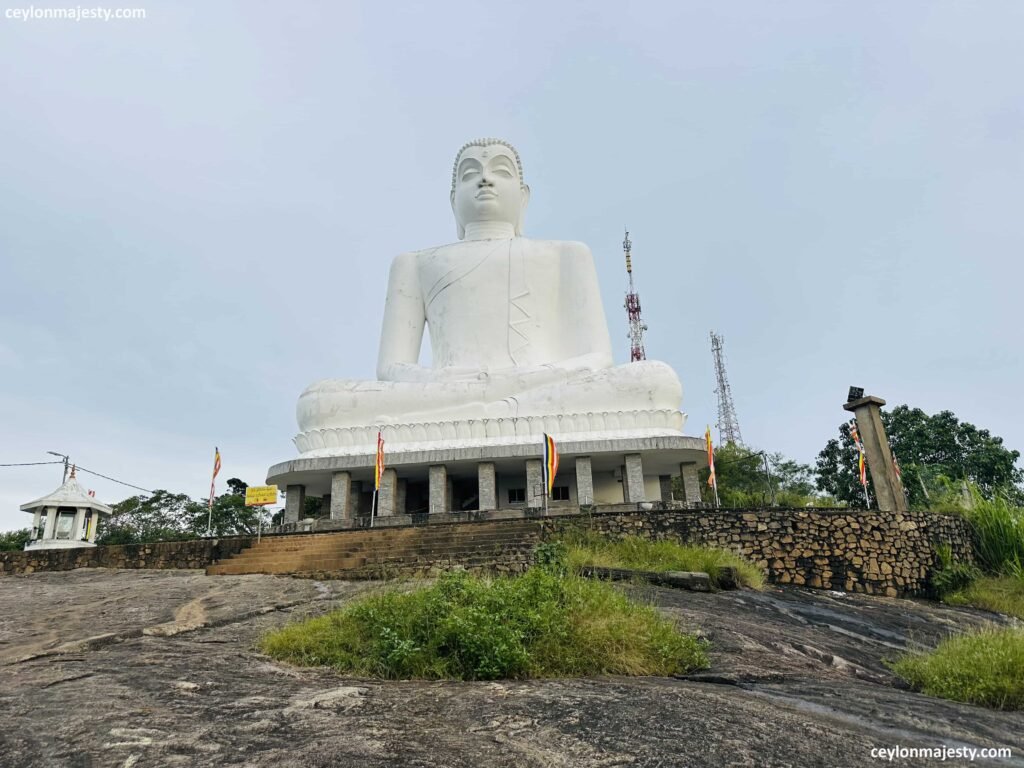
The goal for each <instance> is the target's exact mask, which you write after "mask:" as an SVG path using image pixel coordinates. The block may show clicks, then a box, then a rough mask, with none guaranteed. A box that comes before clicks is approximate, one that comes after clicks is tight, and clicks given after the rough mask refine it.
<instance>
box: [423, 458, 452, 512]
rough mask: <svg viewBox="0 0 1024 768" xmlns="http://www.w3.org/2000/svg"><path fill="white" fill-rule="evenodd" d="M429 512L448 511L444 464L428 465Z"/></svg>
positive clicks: (446, 473)
mask: <svg viewBox="0 0 1024 768" xmlns="http://www.w3.org/2000/svg"><path fill="white" fill-rule="evenodd" d="M429 479H430V506H429V507H428V510H429V512H430V514H432V515H435V514H438V513H439V512H447V511H448V499H449V498H450V497H449V496H448V468H447V467H445V465H444V464H433V465H432V466H431V467H430V475H429Z"/></svg>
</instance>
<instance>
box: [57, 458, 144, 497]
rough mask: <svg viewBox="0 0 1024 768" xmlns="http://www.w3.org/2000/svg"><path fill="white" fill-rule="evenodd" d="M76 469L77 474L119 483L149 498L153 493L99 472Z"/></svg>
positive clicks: (77, 467)
mask: <svg viewBox="0 0 1024 768" xmlns="http://www.w3.org/2000/svg"><path fill="white" fill-rule="evenodd" d="M61 463H63V462H61ZM76 469H77V470H78V471H79V472H88V473H89V474H90V475H96V477H102V478H103V479H104V480H110V481H111V482H113V483H119V484H120V485H126V486H128V487H129V488H134V489H135V490H137V491H142V492H143V493H148V494H149V495H150V496H152V495H153V492H152V491H150V490H147V489H146V488H140V487H139V486H137V485H132V484H131V483H126V482H124V480H117V479H115V478H113V477H107V476H106V475H101V474H100V473H99V472H93V471H92V470H91V469H86V468H85V467H83V466H80V465H76Z"/></svg>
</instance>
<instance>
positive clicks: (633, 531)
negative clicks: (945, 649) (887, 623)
mask: <svg viewBox="0 0 1024 768" xmlns="http://www.w3.org/2000/svg"><path fill="white" fill-rule="evenodd" d="M622 506H623V507H627V505H622ZM548 523H549V527H550V528H551V530H552V531H553V533H554V535H557V532H558V531H559V530H561V529H564V528H565V527H566V526H570V527H576V526H583V527H587V528H589V529H592V530H595V531H597V532H600V533H605V534H608V535H611V536H618V537H622V536H629V535H634V536H642V537H644V538H648V539H655V540H657V539H678V540H683V541H686V542H693V543H696V544H703V545H707V546H714V547H722V548H724V549H729V550H732V551H734V552H738V553H740V554H742V555H743V556H745V557H746V558H747V559H749V560H751V561H752V562H754V563H755V564H756V565H758V566H759V567H761V568H763V569H764V570H765V572H766V573H767V575H768V580H769V581H771V582H773V583H776V584H797V585H802V586H808V587H817V588H822V589H837V590H844V591H847V592H865V593H867V594H877V595H888V596H890V597H896V596H912V595H922V594H925V593H927V591H928V579H929V574H930V572H931V571H932V570H933V569H934V568H935V567H936V566H937V563H936V557H935V548H936V547H937V546H940V545H947V546H949V547H950V549H951V550H952V553H953V557H954V559H955V560H959V561H963V562H973V561H974V554H973V545H972V543H971V531H970V525H969V523H968V522H967V521H966V520H965V519H963V518H962V517H957V516H955V515H937V514H932V513H928V512H904V513H902V514H893V513H882V512H878V511H877V510H868V511H858V510H849V509H842V510H836V509H762V510H712V509H685V510H684V509H679V510H674V509H665V510H660V511H651V512H647V511H637V510H636V508H635V505H629V506H628V507H627V508H625V509H611V508H608V507H604V508H601V509H600V510H597V509H595V511H594V512H593V513H592V514H590V515H584V516H582V517H577V518H575V519H570V518H560V519H558V520H552V521H548ZM551 535H552V534H549V536H551Z"/></svg>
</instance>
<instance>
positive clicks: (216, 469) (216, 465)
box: [207, 448, 220, 509]
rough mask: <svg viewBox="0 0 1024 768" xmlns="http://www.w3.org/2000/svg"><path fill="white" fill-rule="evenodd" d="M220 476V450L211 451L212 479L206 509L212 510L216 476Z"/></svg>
mask: <svg viewBox="0 0 1024 768" xmlns="http://www.w3.org/2000/svg"><path fill="white" fill-rule="evenodd" d="M218 474H220V448H214V449H213V477H212V478H211V479H210V504H209V506H208V507H207V509H213V494H214V489H215V488H216V485H217V475H218Z"/></svg>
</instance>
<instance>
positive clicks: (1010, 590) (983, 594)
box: [943, 576, 1024, 619]
mask: <svg viewBox="0 0 1024 768" xmlns="http://www.w3.org/2000/svg"><path fill="white" fill-rule="evenodd" d="M943 602H946V603H948V604H949V605H971V606H974V607H975V608H982V609H983V610H986V611H993V612H995V613H1005V614H1006V615H1008V616H1016V617H1017V618H1018V619H1024V576H981V577H979V578H977V579H975V580H974V581H972V582H971V583H970V584H968V585H966V586H965V587H963V588H962V589H960V590H958V591H956V592H953V593H952V594H949V595H946V596H945V597H944V598H943Z"/></svg>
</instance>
